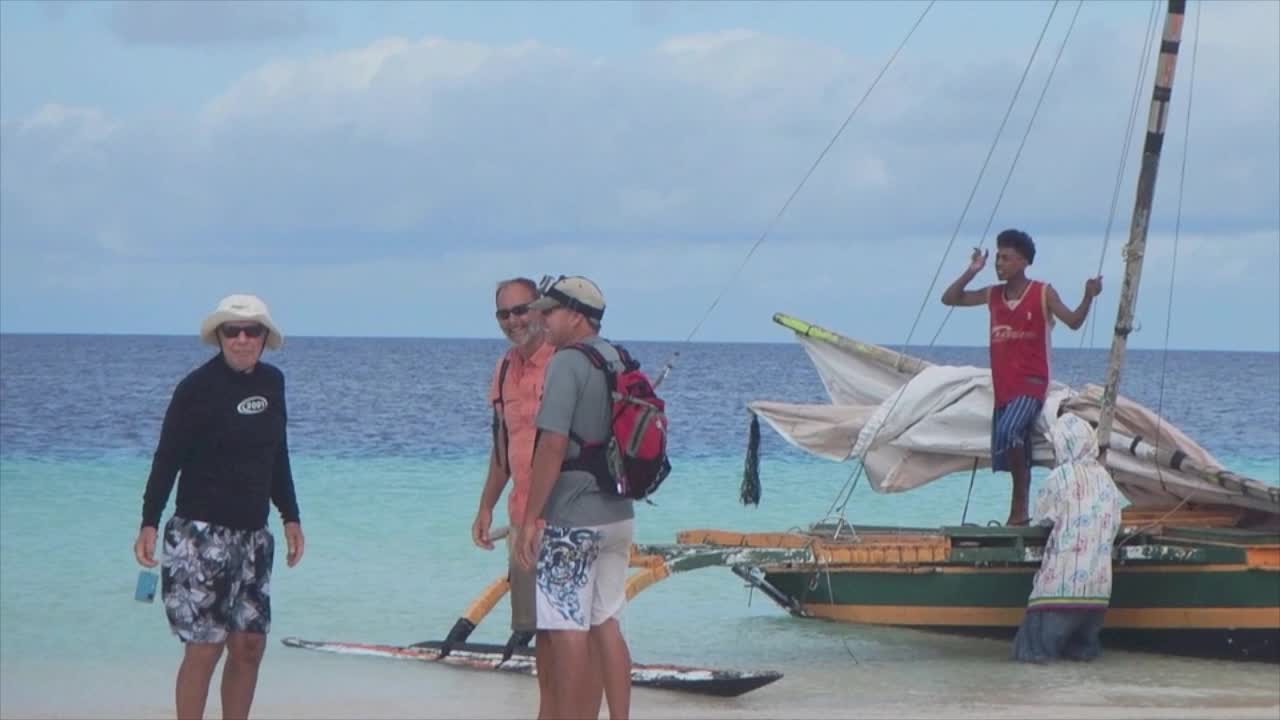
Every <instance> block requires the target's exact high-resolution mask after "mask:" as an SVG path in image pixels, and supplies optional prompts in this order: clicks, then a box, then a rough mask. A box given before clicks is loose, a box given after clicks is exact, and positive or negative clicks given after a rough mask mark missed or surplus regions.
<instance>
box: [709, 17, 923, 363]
mask: <svg viewBox="0 0 1280 720" xmlns="http://www.w3.org/2000/svg"><path fill="white" fill-rule="evenodd" d="M936 2H937V0H930V2H929V4H928V5H927V6H925V9H924V10H923V11H922V12H921V13H920V17H918V18H916V21H915V23H913V24H912V25H911V29H910V30H908V31H907V35H906V37H904V38H902V42H900V43H898V47H897V48H895V49H894V51H893V54H892V55H890V56H889V59H888V61H886V62H885V64H884V66H883V67H881V68H880V72H879V73H877V74H876V77H875V79H874V80H872V81H871V85H870V86H868V87H867V90H866V92H864V93H863V94H862V98H861V99H860V100H858V102H857V104H856V105H854V106H853V109H852V110H850V111H849V115H848V116H847V117H845V119H844V122H843V123H841V124H840V128H839V129H838V130H836V133H835V135H833V136H832V137H831V141H830V142H828V143H827V146H826V147H824V148H823V149H822V152H820V153H818V157H817V158H816V159H815V160H814V161H813V164H812V165H810V166H809V170H808V171H807V172H805V174H804V177H802V178H801V179H800V183H799V184H798V185H796V187H795V189H794V190H792V191H791V195H789V196H788V197H787V201H786V202H784V203H783V204H782V207H781V208H779V209H778V212H777V214H776V215H774V216H773V220H771V221H769V224H768V226H766V227H765V229H764V232H762V233H760V237H759V238H757V239H756V241H755V243H754V244H753V245H752V246H751V249H750V250H749V251H747V254H746V256H745V257H744V258H742V262H741V263H740V264H739V265H738V267H737V269H736V270H734V272H733V273H732V274H731V275H730V276H729V280H728V282H726V283H725V286H724V288H723V289H722V290H721V291H720V293H719V294H718V295H716V297H715V299H714V300H712V301H711V305H710V306H709V307H708V308H707V310H706V312H705V313H703V315H702V318H701V319H700V320H698V323H697V324H696V325H694V327H693V330H691V331H690V332H689V335H688V337H686V338H685V342H688V341H690V340H692V339H693V336H694V335H696V334H697V333H698V330H700V329H701V328H702V325H703V323H705V322H706V321H707V318H708V317H710V316H711V313H712V311H714V310H715V309H716V306H717V305H718V304H719V303H720V300H721V298H723V297H724V294H725V293H726V292H728V291H729V288H730V287H731V286H732V285H733V281H734V280H735V279H737V277H738V275H739V274H740V273H741V272H742V270H743V268H745V267H746V266H747V261H749V260H750V259H751V256H752V255H754V254H755V252H756V250H757V249H759V247H760V245H761V244H763V243H764V241H765V238H767V237H768V236H769V233H770V232H772V231H773V228H774V227H775V226H777V224H778V221H779V220H781V219H782V215H783V213H785V212H786V211H787V208H789V207H791V202H792V201H793V200H795V199H796V196H797V195H799V194H800V190H801V189H803V188H804V186H805V183H807V182H809V177H810V176H811V175H813V172H814V171H815V170H817V169H818V165H819V164H820V163H821V162H822V160H823V158H825V157H826V156H827V153H828V152H829V151H830V150H831V148H832V147H833V146H835V144H836V141H837V140H839V139H840V135H841V134H842V133H844V130H845V128H847V127H848V126H849V123H850V122H851V121H852V120H853V116H854V115H856V114H857V113H858V110H859V109H861V108H862V106H863V104H864V103H866V101H867V98H868V97H870V96H871V92H872V91H873V90H875V89H876V86H877V85H879V84H880V79H881V78H883V77H884V75H885V73H886V72H888V71H889V67H890V66H892V65H893V62H894V60H896V59H897V58H898V54H899V53H900V52H902V48H904V47H906V44H907V41H908V40H910V39H911V36H912V35H914V34H915V32H916V29H917V28H919V27H920V23H921V22H923V21H924V18H925V16H926V15H928V14H929V11H930V10H931V9H933V6H934V4H935V3H936Z"/></svg>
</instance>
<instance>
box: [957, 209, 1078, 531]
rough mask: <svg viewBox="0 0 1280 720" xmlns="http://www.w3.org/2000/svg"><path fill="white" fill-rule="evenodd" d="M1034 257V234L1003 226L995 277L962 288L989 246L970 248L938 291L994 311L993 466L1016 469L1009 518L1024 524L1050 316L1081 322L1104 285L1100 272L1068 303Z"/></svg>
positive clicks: (1044, 385)
mask: <svg viewBox="0 0 1280 720" xmlns="http://www.w3.org/2000/svg"><path fill="white" fill-rule="evenodd" d="M1035 257H1036V246H1035V243H1034V242H1033V241H1032V240H1031V236H1030V235H1028V234H1026V233H1025V232H1022V231H1021V230H1012V229H1010V230H1005V231H1003V232H1001V233H1000V234H999V235H998V236H996V277H997V278H998V279H999V280H1000V281H1001V282H1000V284H999V285H989V286H987V287H984V288H982V289H981V290H966V289H965V286H967V285H968V284H969V283H970V282H971V281H972V280H973V278H974V276H976V275H977V274H978V273H979V272H981V271H982V269H983V268H985V267H986V265H987V251H985V250H979V249H977V248H974V250H973V256H972V257H971V258H970V259H969V267H968V269H966V270H965V271H964V273H962V274H961V275H960V277H959V278H956V281H955V282H953V283H951V287H948V288H947V290H946V292H944V293H943V294H942V304H943V305H952V306H956V305H959V306H962V307H963V306H975V305H986V306H987V310H988V312H989V313H990V315H991V325H990V333H989V337H990V348H991V384H992V387H993V390H994V391H995V408H994V411H993V413H992V422H991V468H992V470H995V471H996V472H1005V471H1007V472H1009V474H1010V475H1012V476H1013V496H1012V498H1011V499H1010V503H1009V519H1008V521H1007V524H1009V525H1025V524H1026V523H1027V521H1028V519H1029V516H1028V512H1027V498H1028V495H1029V493H1030V489H1031V430H1032V428H1033V427H1035V420H1036V416H1038V415H1039V414H1040V409H1041V408H1042V407H1043V406H1044V400H1045V394H1046V393H1047V392H1048V389H1049V364H1050V362H1049V361H1050V353H1051V347H1052V346H1051V345H1050V342H1049V335H1050V333H1051V332H1052V331H1053V324H1054V319H1055V318H1056V319H1058V320H1061V321H1062V322H1063V323H1065V324H1066V326H1067V327H1069V328H1071V329H1072V330H1078V329H1079V328H1080V326H1082V325H1084V321H1085V318H1087V317H1088V316H1089V308H1090V306H1092V305H1093V299H1094V298H1095V297H1097V296H1098V293H1100V292H1102V276H1098V277H1095V278H1090V279H1089V280H1087V281H1086V282H1085V284H1084V298H1083V299H1082V300H1081V301H1080V305H1079V306H1078V307H1077V308H1076V309H1075V310H1071V309H1070V308H1068V307H1067V306H1066V305H1064V304H1063V303H1062V298H1060V297H1058V291H1057V290H1054V289H1053V286H1052V285H1049V284H1048V283H1044V282H1040V281H1038V280H1031V279H1029V278H1028V277H1027V273H1026V271H1027V266H1028V265H1030V264H1031V263H1032V262H1033V261H1034V260H1035Z"/></svg>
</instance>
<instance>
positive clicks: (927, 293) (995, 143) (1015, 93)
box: [901, 0, 1059, 353]
mask: <svg viewBox="0 0 1280 720" xmlns="http://www.w3.org/2000/svg"><path fill="white" fill-rule="evenodd" d="M1058 2H1059V0H1054V2H1053V6H1052V7H1050V8H1049V17H1047V18H1045V20H1044V27H1043V28H1041V29H1040V37H1039V38H1037V39H1036V45H1035V47H1034V48H1032V49H1031V57H1029V58H1027V65H1026V67H1024V68H1023V69H1022V77H1020V78H1018V85H1017V87H1015V88H1014V90H1013V97H1012V98H1010V100H1009V107H1007V108H1005V111H1004V117H1003V118H1001V120H1000V127H998V128H996V136H995V138H994V139H992V141H991V147H990V148H988V149H987V157H986V158H985V159H983V161H982V167H981V168H980V169H979V170H978V177H977V179H975V180H974V181H973V188H972V189H971V190H969V198H968V199H967V200H965V203H964V209H963V210H962V211H961V212H960V219H959V220H957V221H956V227H955V230H953V231H952V233H951V239H950V240H948V241H947V249H946V250H945V251H943V253H942V257H941V258H940V259H939V260H938V269H937V270H935V271H934V273H933V279H932V280H930V281H929V289H928V290H925V292H924V298H923V299H922V300H921V301H920V309H919V310H917V311H916V319H915V320H914V321H912V323H911V329H910V330H909V331H907V339H906V342H904V343H903V344H902V347H901V352H903V353H905V352H906V351H907V346H908V345H910V344H911V338H912V337H914V336H915V333H916V327H917V326H919V325H920V318H921V317H923V316H924V309H925V307H927V306H928V304H929V298H930V297H931V296H932V295H933V289H934V287H936V286H937V284H938V277H939V276H940V275H942V268H943V267H945V266H946V263H947V256H948V255H950V254H951V248H952V247H953V246H954V245H955V244H956V238H957V237H958V236H959V235H960V228H961V227H962V226H963V225H964V220H965V217H967V216H968V214H969V208H970V207H972V206H973V198H974V196H976V195H977V194H978V187H979V186H981V185H982V178H983V176H985V175H986V172H987V167H988V166H989V165H990V164H991V156H992V155H994V154H995V152H996V147H997V146H998V145H999V144H1000V136H1001V135H1003V134H1004V128H1005V125H1007V124H1008V122H1009V116H1010V115H1011V114H1013V108H1014V106H1015V105H1016V104H1017V102H1018V96H1019V95H1020V94H1021V93H1022V85H1023V84H1024V83H1025V82H1026V81H1027V75H1028V74H1029V73H1030V72H1031V66H1032V65H1033V64H1034V63H1035V59H1036V55H1037V54H1038V53H1039V52H1040V45H1041V43H1043V42H1044V36H1045V33H1047V32H1048V31H1049V23H1050V22H1052V21H1053V14H1054V13H1055V12H1057V11H1058Z"/></svg>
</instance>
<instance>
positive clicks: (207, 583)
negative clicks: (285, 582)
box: [160, 517, 275, 643]
mask: <svg viewBox="0 0 1280 720" xmlns="http://www.w3.org/2000/svg"><path fill="white" fill-rule="evenodd" d="M274 554H275V539H274V538H273V537H272V536H271V532H270V531H268V530H267V529H266V528H262V529H260V530H233V529H231V528H227V527H223V526H221V525H214V524H212V523H207V522H201V521H199V520H187V519H185V518H180V517H174V518H171V519H170V520H169V522H168V523H166V524H165V526H164V567H163V569H162V570H161V573H160V590H161V595H162V597H163V598H164V611H165V615H167V616H168V617H169V628H170V629H171V630H172V631H173V634H174V635H177V636H178V637H179V638H180V639H181V640H182V641H183V642H194V643H220V642H225V641H226V639H227V634H228V633H231V632H249V633H259V634H262V635H265V634H267V632H268V631H269V630H270V629H271V562H272V557H273V556H274Z"/></svg>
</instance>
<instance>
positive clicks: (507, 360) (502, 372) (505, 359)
mask: <svg viewBox="0 0 1280 720" xmlns="http://www.w3.org/2000/svg"><path fill="white" fill-rule="evenodd" d="M510 367H511V356H510V355H503V356H502V367H500V368H498V399H497V400H496V401H495V404H497V405H502V404H503V398H502V386H503V385H506V384H507V369H508V368H510Z"/></svg>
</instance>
